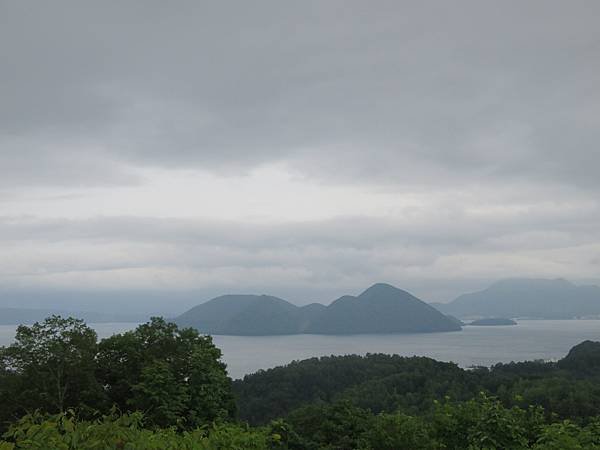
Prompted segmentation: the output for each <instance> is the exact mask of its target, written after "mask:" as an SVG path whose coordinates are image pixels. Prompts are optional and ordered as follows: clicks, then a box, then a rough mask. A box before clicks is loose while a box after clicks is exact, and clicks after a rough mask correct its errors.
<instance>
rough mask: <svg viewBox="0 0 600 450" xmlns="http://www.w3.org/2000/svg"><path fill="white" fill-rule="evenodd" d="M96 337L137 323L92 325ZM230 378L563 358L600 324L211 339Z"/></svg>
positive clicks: (7, 331) (9, 336)
mask: <svg viewBox="0 0 600 450" xmlns="http://www.w3.org/2000/svg"><path fill="white" fill-rule="evenodd" d="M90 326H92V327H93V328H94V329H95V330H96V331H97V332H98V335H99V336H100V337H107V336H110V335H112V334H114V333H120V332H122V331H125V330H128V329H131V328H134V327H135V326H137V324H127V323H102V324H90ZM15 329H16V327H15V326H10V325H3V326H0V345H7V344H10V343H11V342H12V340H13V339H14V334H15ZM213 339H214V342H215V344H216V345H217V346H218V347H219V348H220V349H221V350H222V351H223V359H224V361H225V362H226V363H227V366H228V370H229V373H230V375H231V376H232V377H233V378H240V377H242V376H244V375H245V374H248V373H252V372H255V371H257V370H259V369H267V368H270V367H275V366H279V365H282V364H286V363H289V362H290V361H292V360H299V359H306V358H310V357H313V356H324V355H346V354H360V355H364V354H365V353H390V354H393V353H395V354H399V355H404V356H412V355H419V356H429V357H431V358H434V359H437V360H440V361H453V362H455V363H457V364H459V365H460V366H462V367H468V366H473V365H485V366H489V365H492V364H494V363H497V362H510V361H525V360H534V359H545V360H552V359H558V358H562V357H563V356H564V355H565V354H566V353H567V352H568V351H569V349H570V348H571V347H573V346H574V345H576V344H578V343H579V342H581V341H583V340H586V339H590V340H596V341H597V340H600V320H522V321H519V324H518V325H516V326H495V327H464V328H463V331H457V332H451V333H428V334H367V335H364V334H363V335H351V336H323V335H314V334H301V335H292V336H214V337H213Z"/></svg>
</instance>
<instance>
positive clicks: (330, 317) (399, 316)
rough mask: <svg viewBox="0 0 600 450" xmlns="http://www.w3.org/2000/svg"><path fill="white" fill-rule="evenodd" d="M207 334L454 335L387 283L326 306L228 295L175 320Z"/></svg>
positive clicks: (451, 325)
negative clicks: (412, 333) (429, 333)
mask: <svg viewBox="0 0 600 450" xmlns="http://www.w3.org/2000/svg"><path fill="white" fill-rule="evenodd" d="M174 321H175V323H177V324H178V325H181V326H192V327H195V328H197V329H199V330H200V331H202V332H205V333H209V334H233V335H273V334H275V335H277V334H365V333H409V332H414V333H419V332H435V331H458V330H460V329H461V327H460V325H458V324H457V323H456V322H455V321H452V320H450V319H449V318H447V317H446V316H445V315H443V314H442V313H440V312H439V311H438V310H436V309H435V308H434V307H432V306H431V305H428V304H427V303H425V302H423V301H422V300H420V299H418V298H417V297H415V296H413V295H412V294H410V293H408V292H406V291H403V290H401V289H398V288H396V287H394V286H391V285H389V284H385V283H377V284H374V285H373V286H371V287H369V288H368V289H366V290H365V291H363V292H362V293H361V294H359V295H358V296H351V295H344V296H342V297H339V298H338V299H336V300H334V301H333V302H331V303H330V304H329V305H327V306H325V305H321V304H319V303H312V304H309V305H305V306H296V305H293V304H291V303H289V302H287V301H285V300H283V299H280V298H278V297H272V296H268V295H254V296H253V295H228V296H227V295H226V296H220V297H216V298H214V299H212V300H209V301H208V302H206V303H202V304H200V305H197V306H195V307H193V308H191V309H190V310H188V311H186V312H185V313H183V314H181V315H180V316H178V317H176V318H175V319H174Z"/></svg>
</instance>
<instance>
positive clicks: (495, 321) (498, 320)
mask: <svg viewBox="0 0 600 450" xmlns="http://www.w3.org/2000/svg"><path fill="white" fill-rule="evenodd" d="M516 324H517V322H515V321H514V320H512V319H506V318H504V317H489V318H486V319H479V320H474V321H473V322H471V323H469V324H468V325H475V326H495V325H516Z"/></svg>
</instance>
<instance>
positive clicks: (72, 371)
mask: <svg viewBox="0 0 600 450" xmlns="http://www.w3.org/2000/svg"><path fill="white" fill-rule="evenodd" d="M96 354H97V336H96V332H95V331H94V330H92V329H91V328H89V327H88V326H86V325H85V323H84V322H83V321H82V320H79V319H74V318H62V317H60V316H51V317H49V318H47V319H46V320H44V321H43V322H42V323H39V322H36V323H35V324H34V325H32V326H25V325H21V326H19V327H18V328H17V333H16V337H15V342H14V343H13V344H12V345H10V346H8V347H2V348H1V349H0V372H1V374H0V397H1V398H5V397H8V398H10V400H11V401H9V402H8V403H9V404H8V405H4V407H3V410H4V413H5V414H6V413H7V411H6V409H9V410H11V412H10V414H12V415H13V416H20V415H22V414H24V413H25V412H27V411H31V410H34V409H42V410H44V411H47V412H51V413H60V412H63V411H65V410H66V409H67V408H72V407H79V408H82V409H88V408H87V406H88V405H94V406H96V405H99V404H100V403H102V401H103V400H104V393H103V389H102V387H101V385H100V384H99V383H98V382H97V380H96V378H95V377H94V374H95V369H96V359H95V358H96ZM7 391H8V392H7Z"/></svg>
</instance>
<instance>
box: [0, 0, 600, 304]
mask: <svg viewBox="0 0 600 450" xmlns="http://www.w3.org/2000/svg"><path fill="white" fill-rule="evenodd" d="M599 15H600V3H598V2H597V1H593V0H589V1H585V0H576V1H571V2H568V3H566V2H564V1H558V0H556V1H554V0H534V1H528V2H522V1H512V0H511V1H502V2H500V1H479V0H477V1H476V0H460V1H455V2H447V3H446V2H444V3H443V2H437V1H431V2H430V1H424V2H404V1H383V0H382V1H377V2H369V3H366V2H359V1H328V2H320V1H304V2H294V3H292V2H285V3H283V2H278V1H255V2H229V1H225V2H197V1H179V2H176V3H172V2H171V3H169V4H168V5H167V4H166V3H164V2H160V1H145V2H135V1H131V2H117V3H110V2H82V1H55V2H29V1H27V0H25V1H18V2H17V1H13V2H1V3H0V62H1V64H2V70H0V99H1V100H0V245H1V246H2V252H1V253H0V287H2V288H3V289H11V290H13V289H21V288H23V289H30V288H36V289H67V290H68V289H79V290H81V289H84V288H85V289H91V290H95V289H97V290H107V289H125V290H127V289H129V290H132V289H156V290H173V289H179V290H181V289H192V290H199V291H201V292H202V293H204V294H206V295H208V294H211V293H220V292H221V291H232V290H236V291H243V290H249V291H259V292H260V291H263V292H264V291H268V292H270V293H273V294H279V295H283V296H287V297H290V298H291V299H293V300H296V301H298V302H304V301H310V300H315V299H316V300H330V299H331V298H333V297H334V296H335V295H339V294H342V293H347V292H355V291H356V290H359V289H360V288H362V287H364V286H365V285H366V284H368V283H371V282H375V281H389V282H394V283H397V284H398V285H401V286H403V287H406V288H409V289H412V290H414V291H415V292H416V293H417V294H419V295H422V296H423V297H425V298H427V299H432V300H447V299H449V298H451V297H452V296H453V295H455V294H458V293H460V292H462V291H464V290H470V289H474V288H478V287H482V286H483V285H484V284H485V283H487V282H489V281H491V280H494V279H496V278H500V277H505V276H514V275H532V276H565V277H570V278H573V279H581V280H583V279H586V280H597V266H598V256H597V255H598V254H600V247H599V246H600V234H599V231H598V223H600V211H599V203H598V193H599V188H600V181H599V180H600V177H598V167H600V150H599V149H598V143H599V142H600V131H599V130H600V81H599V78H598V73H600V28H599V27H598V24H597V18H598V17H599ZM268 165H279V166H280V167H284V168H285V169H286V170H287V171H289V172H290V173H291V174H292V175H294V176H296V177H297V179H298V180H300V182H301V183H302V182H304V183H307V184H308V183H312V184H315V183H316V184H319V185H320V186H322V187H323V189H328V188H330V187H331V186H332V185H333V186H342V187H345V186H351V187H353V188H356V187H358V188H360V189H363V188H364V190H365V192H367V191H368V192H369V193H373V192H385V193H387V194H389V195H398V196H399V197H401V196H402V195H405V194H406V195H409V194H410V195H413V194H414V195H417V198H419V199H423V201H422V202H421V203H422V204H418V205H417V206H414V207H405V206H399V207H398V209H397V210H394V211H393V214H392V213H389V214H388V213H386V212H385V211H382V212H381V214H379V215H376V216H374V215H371V216H370V215H368V214H365V213H364V211H363V210H362V208H363V206H365V204H364V202H365V200H362V201H363V203H360V202H359V201H357V204H356V207H355V211H354V212H353V213H352V214H349V215H348V216H346V217H334V218H331V219H328V220H322V219H318V220H312V221H309V220H307V221H298V220H295V221H294V220H290V219H289V218H286V217H281V219H282V220H281V222H283V223H279V224H276V225H274V224H266V223H251V222H249V221H246V220H243V219H241V218H240V219H238V220H231V221H222V220H217V219H216V218H213V219H210V218H196V219H182V218H178V217H174V218H168V219H167V218H158V217H134V215H133V214H135V212H133V213H132V214H131V215H130V216H118V217H112V216H107V217H102V218H98V217H92V218H87V219H81V220H75V219H73V218H72V217H71V216H69V218H68V217H60V215H61V214H58V213H57V214H56V217H54V218H51V216H52V214H51V213H48V212H47V211H46V212H45V213H44V214H40V213H39V211H36V210H35V208H34V207H32V208H31V210H30V211H26V213H27V214H28V215H26V216H18V217H17V216H15V217H9V215H11V214H13V212H12V211H19V212H17V214H20V213H21V212H22V211H21V209H22V208H21V209H19V208H15V206H14V205H15V204H17V203H19V202H22V204H23V205H29V204H32V205H35V204H36V203H35V202H33V203H27V202H28V201H29V200H27V199H28V198H29V199H31V198H33V197H35V198H42V199H47V204H48V205H50V206H52V205H53V204H58V203H53V202H56V201H57V200H56V199H58V198H62V197H63V196H65V197H69V196H71V197H73V198H74V197H77V196H81V198H83V199H84V200H83V201H85V199H88V198H89V199H91V200H90V202H92V201H93V200H94V199H96V201H97V202H98V204H99V205H98V207H99V208H100V207H101V206H103V205H102V203H103V202H110V199H108V200H106V198H107V197H106V196H107V195H109V194H105V197H102V196H100V195H98V197H92V196H91V195H90V194H89V192H90V191H91V190H94V189H100V190H101V189H110V188H113V187H115V186H116V187H118V188H123V189H126V188H128V187H131V186H139V185H143V184H152V182H153V180H152V178H151V176H149V175H148V173H152V172H151V170H150V169H152V170H160V171H161V174H163V172H164V173H167V174H168V173H170V174H171V175H170V176H172V177H173V178H177V176H178V173H179V172H178V171H180V170H182V169H185V170H187V171H197V172H198V173H200V172H203V173H206V172H210V173H212V174H214V175H216V176H217V177H228V176H231V175H236V176H238V175H240V174H241V175H244V174H247V173H250V172H252V170H254V169H256V168H259V167H261V166H268ZM144 171H147V172H144ZM161 176H162V175H161ZM166 178H168V176H167V175H165V179H166ZM154 181H155V180H154ZM161 186H162V185H161ZM31 192H33V193H31ZM94 192H96V191H94ZM105 192H106V191H105ZM110 192H111V193H112V192H113V191H110ZM119 192H120V191H118V190H115V191H114V195H115V196H118V195H119ZM353 192H355V191H353ZM88 195H89V197H88ZM28 196H29V197H28ZM214 197H215V199H216V201H217V202H218V200H219V192H218V191H215V192H214ZM132 198H133V197H132ZM135 198H137V197H135ZM98 199H100V200H98ZM246 200H248V199H246V198H242V199H241V200H240V201H241V202H244V201H246ZM148 201H149V202H152V199H148ZM187 201H188V202H189V204H190V205H194V206H195V207H197V206H196V205H195V203H194V202H195V201H196V199H195V198H193V195H190V198H189V199H188V200H187ZM9 203H10V205H11V208H12V209H10V208H9V207H8V206H6V205H8V204H9ZM417 203H419V202H417ZM37 204H39V202H38V203H37ZM73 204H75V203H73ZM133 206H134V205H132V207H133ZM3 207H6V211H8V212H3V210H2V208H3ZM190 207H191V206H190ZM235 207H236V205H235V204H234V205H231V208H235ZM48 209H51V208H48ZM117 209H118V208H117ZM197 209H198V210H199V211H201V207H197ZM274 209H275V208H274ZM76 212H77V211H74V212H73V214H72V216H77V214H75V213H76ZM275 213H277V211H275ZM165 214H166V213H165ZM63 215H65V214H63ZM331 215H332V216H335V214H333V213H332V214H331Z"/></svg>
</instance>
